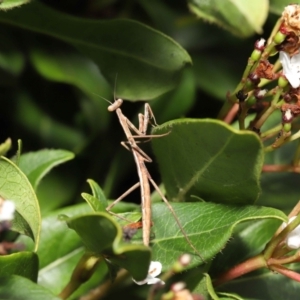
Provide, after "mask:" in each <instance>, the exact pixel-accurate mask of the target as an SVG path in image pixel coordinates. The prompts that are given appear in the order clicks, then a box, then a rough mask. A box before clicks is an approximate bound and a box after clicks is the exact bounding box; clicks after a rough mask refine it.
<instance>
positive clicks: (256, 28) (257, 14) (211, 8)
mask: <svg viewBox="0 0 300 300" xmlns="http://www.w3.org/2000/svg"><path fill="white" fill-rule="evenodd" d="M188 4H189V8H190V10H191V11H192V12H193V13H194V14H196V15H197V16H198V17H199V18H202V19H204V20H205V21H208V22H211V23H215V24H217V25H219V26H221V27H223V28H225V29H226V30H229V31H231V32H232V33H234V34H236V35H239V36H243V37H247V36H250V35H253V34H254V33H255V32H256V33H262V26H263V25H264V23H265V21H266V19H267V16H268V9H269V1H268V0H252V1H240V0H231V1H229V0H215V1H203V0H189V1H188ZM241 24H243V26H241Z"/></svg>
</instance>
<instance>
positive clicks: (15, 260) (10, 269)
mask: <svg viewBox="0 0 300 300" xmlns="http://www.w3.org/2000/svg"><path fill="white" fill-rule="evenodd" d="M38 268H39V260H38V256H37V255H36V253H34V252H19V253H13V254H9V255H3V256H0V277H3V276H9V275H20V276H22V277H26V278H28V279H30V280H32V281H36V280H37V274H38Z"/></svg>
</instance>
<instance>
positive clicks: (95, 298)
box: [80, 269, 129, 300]
mask: <svg viewBox="0 0 300 300" xmlns="http://www.w3.org/2000/svg"><path fill="white" fill-rule="evenodd" d="M128 275H129V274H128V272H127V271H126V270H125V269H122V270H120V271H119V272H118V274H117V277H116V278H115V280H114V281H113V282H112V280H111V279H108V280H106V281H105V282H104V283H103V284H101V285H100V286H98V287H97V288H95V289H94V290H92V291H90V292H89V293H88V294H87V295H85V296H82V297H81V298H80V300H99V299H102V298H104V297H105V295H107V293H108V291H109V290H111V289H112V288H114V287H116V286H117V285H119V284H120V282H123V281H124V280H125V279H126V278H127V277H128Z"/></svg>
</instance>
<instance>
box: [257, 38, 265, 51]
mask: <svg viewBox="0 0 300 300" xmlns="http://www.w3.org/2000/svg"><path fill="white" fill-rule="evenodd" d="M265 42H266V40H265V39H263V38H261V39H259V40H258V41H257V42H256V44H255V47H256V48H257V49H259V50H262V49H263V47H264V46H265Z"/></svg>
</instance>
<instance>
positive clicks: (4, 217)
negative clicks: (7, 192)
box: [0, 200, 15, 222]
mask: <svg viewBox="0 0 300 300" xmlns="http://www.w3.org/2000/svg"><path fill="white" fill-rule="evenodd" d="M14 213H15V204H14V202H13V201H11V200H4V201H3V202H2V204H1V208H0V222H3V221H11V220H12V219H13V218H14Z"/></svg>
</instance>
